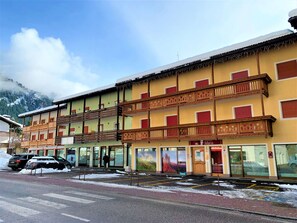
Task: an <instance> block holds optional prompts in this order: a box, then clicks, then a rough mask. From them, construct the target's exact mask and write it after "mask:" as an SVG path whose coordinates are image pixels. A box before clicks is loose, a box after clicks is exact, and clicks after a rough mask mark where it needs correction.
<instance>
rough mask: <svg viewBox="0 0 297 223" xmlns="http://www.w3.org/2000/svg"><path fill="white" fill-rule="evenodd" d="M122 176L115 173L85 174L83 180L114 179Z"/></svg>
mask: <svg viewBox="0 0 297 223" xmlns="http://www.w3.org/2000/svg"><path fill="white" fill-rule="evenodd" d="M120 176H122V174H117V173H107V174H94V173H93V174H86V175H85V176H84V177H83V178H84V179H102V178H114V177H120ZM73 178H74V179H78V178H79V176H76V177H73Z"/></svg>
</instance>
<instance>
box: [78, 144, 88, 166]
mask: <svg viewBox="0 0 297 223" xmlns="http://www.w3.org/2000/svg"><path fill="white" fill-rule="evenodd" d="M78 165H79V166H89V165H90V148H89V147H80V148H79V160H78Z"/></svg>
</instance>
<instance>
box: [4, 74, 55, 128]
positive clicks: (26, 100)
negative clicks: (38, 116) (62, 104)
mask: <svg viewBox="0 0 297 223" xmlns="http://www.w3.org/2000/svg"><path fill="white" fill-rule="evenodd" d="M52 101H53V100H52V99H50V98H49V97H47V96H45V95H42V94H41V93H39V92H36V91H33V90H30V89H28V88H26V87H24V86H23V85H22V84H20V83H18V82H16V81H14V80H12V79H10V78H7V77H4V76H1V75H0V114H1V115H10V116H11V117H12V119H14V120H15V121H17V122H19V123H22V120H20V119H19V118H18V115H19V114H21V113H24V112H28V111H33V110H36V109H40V108H43V107H47V106H50V105H52Z"/></svg>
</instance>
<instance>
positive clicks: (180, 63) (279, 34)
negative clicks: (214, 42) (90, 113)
mask: <svg viewBox="0 0 297 223" xmlns="http://www.w3.org/2000/svg"><path fill="white" fill-rule="evenodd" d="M293 33H294V32H293V31H292V30H289V29H286V30H281V31H277V32H273V33H269V34H267V35H263V36H259V37H256V38H253V39H250V40H247V41H244V42H241V43H237V44H233V45H230V46H226V47H223V48H220V49H217V50H213V51H210V52H207V53H203V54H200V55H197V56H194V57H190V58H187V59H184V60H180V61H178V62H175V63H171V64H168V65H165V66H161V67H157V68H154V69H151V70H148V71H145V72H141V73H138V74H134V75H131V76H126V77H124V78H120V79H118V80H117V82H116V83H117V85H119V84H123V83H126V82H129V81H135V80H138V79H142V78H145V77H147V76H150V75H156V74H159V73H161V72H164V71H168V70H172V69H176V68H182V67H186V66H188V65H189V64H192V63H194V62H203V61H207V60H210V59H213V58H214V57H218V56H223V55H224V54H228V53H232V52H234V51H238V50H245V49H246V48H248V47H251V46H255V45H257V44H260V43H265V42H267V41H270V40H274V39H277V38H280V37H284V36H287V35H290V34H293Z"/></svg>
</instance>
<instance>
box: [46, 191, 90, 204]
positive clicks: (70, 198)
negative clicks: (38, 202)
mask: <svg viewBox="0 0 297 223" xmlns="http://www.w3.org/2000/svg"><path fill="white" fill-rule="evenodd" d="M43 195H44V196H47V197H54V198H58V199H62V200H67V201H73V202H77V203H83V204H91V203H94V202H95V201H91V200H87V199H83V198H78V197H70V196H66V195H62V194H55V193H48V194H43Z"/></svg>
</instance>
